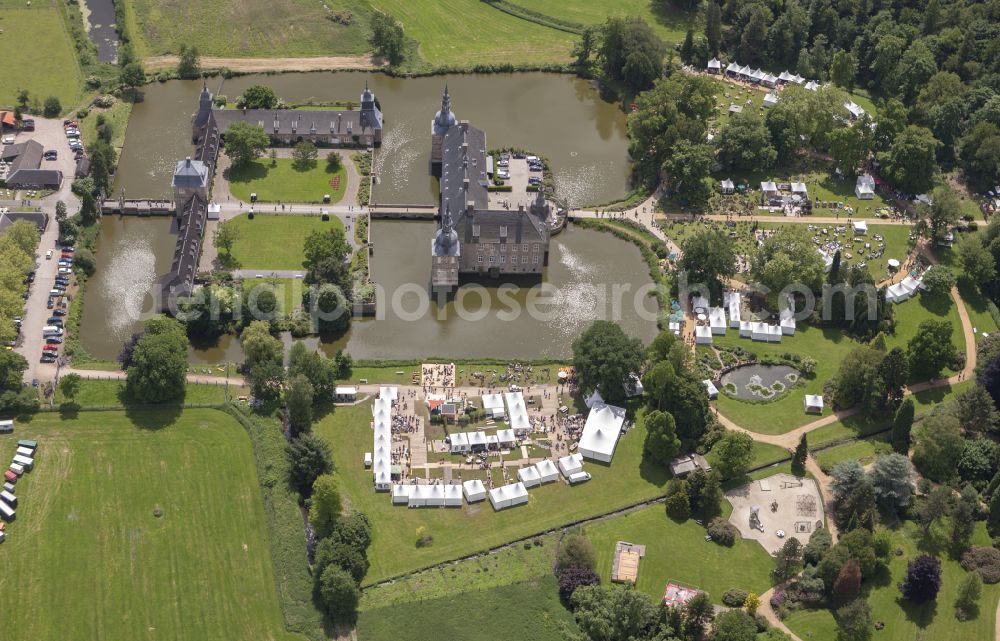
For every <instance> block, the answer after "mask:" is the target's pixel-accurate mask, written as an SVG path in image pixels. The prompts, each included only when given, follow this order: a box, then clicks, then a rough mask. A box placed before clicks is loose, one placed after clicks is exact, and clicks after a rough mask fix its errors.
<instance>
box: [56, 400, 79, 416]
mask: <svg viewBox="0 0 1000 641" xmlns="http://www.w3.org/2000/svg"><path fill="white" fill-rule="evenodd" d="M80 409H81V408H80V404H79V403H77V402H76V401H65V402H63V403H60V405H59V418H60V419H62V420H64V421H72V420H74V419H76V418H78V417H79V415H80Z"/></svg>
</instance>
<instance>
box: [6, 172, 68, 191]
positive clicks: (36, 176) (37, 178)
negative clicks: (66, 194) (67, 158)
mask: <svg viewBox="0 0 1000 641" xmlns="http://www.w3.org/2000/svg"><path fill="white" fill-rule="evenodd" d="M61 182H62V172H61V171H58V170H56V169H19V170H17V171H13V172H11V173H10V174H8V175H7V186H8V187H21V186H24V187H58V186H59V184H60V183H61Z"/></svg>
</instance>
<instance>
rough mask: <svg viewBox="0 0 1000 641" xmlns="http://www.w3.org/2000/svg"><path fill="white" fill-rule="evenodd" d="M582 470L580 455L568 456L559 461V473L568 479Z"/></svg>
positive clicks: (581, 456) (581, 457)
mask: <svg viewBox="0 0 1000 641" xmlns="http://www.w3.org/2000/svg"><path fill="white" fill-rule="evenodd" d="M582 470H583V455H582V454H570V455H569V456H564V457H562V458H561V459H559V471H560V472H562V475H563V476H565V477H567V478H568V477H569V475H570V474H576V473H577V472H580V471H582Z"/></svg>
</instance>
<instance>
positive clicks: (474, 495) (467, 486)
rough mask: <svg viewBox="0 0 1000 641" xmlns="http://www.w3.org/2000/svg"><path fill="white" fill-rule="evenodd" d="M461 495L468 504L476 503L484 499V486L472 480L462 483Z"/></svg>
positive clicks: (480, 482) (478, 481) (477, 480)
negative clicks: (463, 495)
mask: <svg viewBox="0 0 1000 641" xmlns="http://www.w3.org/2000/svg"><path fill="white" fill-rule="evenodd" d="M462 493H463V494H465V500H466V501H468V502H469V503H476V502H478V501H483V500H485V499H486V486H485V485H483V482H482V481H480V480H479V479H472V480H471V481H466V482H465V483H462Z"/></svg>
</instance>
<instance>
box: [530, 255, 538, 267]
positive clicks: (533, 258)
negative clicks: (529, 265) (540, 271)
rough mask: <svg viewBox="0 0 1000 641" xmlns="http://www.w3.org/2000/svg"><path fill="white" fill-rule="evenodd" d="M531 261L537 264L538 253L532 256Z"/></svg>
mask: <svg viewBox="0 0 1000 641" xmlns="http://www.w3.org/2000/svg"><path fill="white" fill-rule="evenodd" d="M531 262H533V263H534V264H536V265H537V264H538V254H535V255H534V256H532V257H531Z"/></svg>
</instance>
